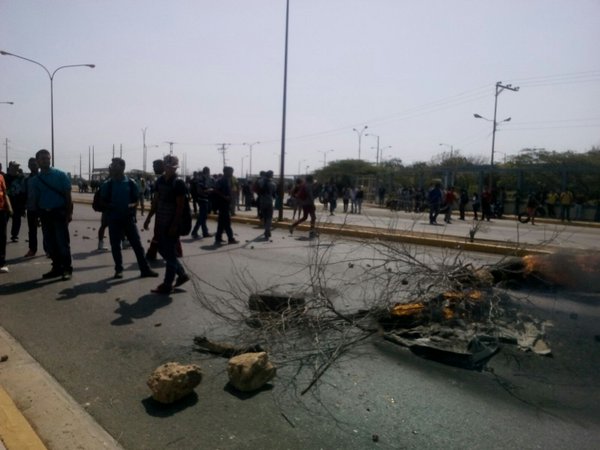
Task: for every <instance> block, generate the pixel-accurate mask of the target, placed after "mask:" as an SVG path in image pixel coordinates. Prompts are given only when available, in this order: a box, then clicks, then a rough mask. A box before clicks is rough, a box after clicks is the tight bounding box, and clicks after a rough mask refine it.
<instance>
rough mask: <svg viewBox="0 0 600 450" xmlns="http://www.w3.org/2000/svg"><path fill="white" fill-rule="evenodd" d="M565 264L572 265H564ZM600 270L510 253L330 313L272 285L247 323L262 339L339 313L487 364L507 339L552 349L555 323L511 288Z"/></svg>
mask: <svg viewBox="0 0 600 450" xmlns="http://www.w3.org/2000/svg"><path fill="white" fill-rule="evenodd" d="M565 263H566V264H568V265H569V268H565ZM599 272H600V257H599V256H596V255H593V256H590V255H587V256H585V257H584V256H582V255H577V256H575V255H571V256H570V257H566V256H565V255H560V256H558V255H541V256H539V255H536V256H525V257H523V258H514V259H510V260H505V261H503V262H501V263H499V264H496V265H494V266H492V267H489V268H475V267H472V266H470V265H466V266H460V267H458V268H455V269H454V270H451V271H449V272H448V273H446V274H445V280H446V282H445V283H444V284H443V289H437V290H436V289H435V286H434V287H433V288H432V289H430V290H428V291H427V292H428V293H427V294H424V295H419V296H417V298H412V299H409V300H406V299H403V300H399V301H398V302H396V303H394V304H392V305H389V306H378V307H374V308H371V309H369V310H361V311H358V312H357V313H354V314H348V313H341V312H339V311H336V310H335V308H334V307H333V302H325V303H326V307H325V308H330V310H329V311H327V312H328V313H329V314H325V313H323V310H324V308H323V306H319V307H315V306H314V304H315V303H318V302H317V300H316V299H315V298H314V296H313V297H311V296H306V297H303V296H298V295H294V296H290V295H285V294H276V293H273V292H266V293H260V294H253V295H251V296H250V299H249V301H248V305H247V308H248V310H249V312H250V314H249V316H247V317H246V325H248V326H249V328H253V329H255V330H260V332H259V333H257V334H256V335H255V336H256V337H257V338H259V339H260V338H265V337H266V334H267V333H269V330H273V331H274V332H275V333H279V334H281V331H282V329H283V328H285V327H288V328H289V327H290V326H291V327H302V326H308V327H310V326H311V324H314V323H316V322H315V321H316V320H317V319H316V318H315V317H316V316H317V315H318V316H319V319H318V320H321V322H319V324H320V326H322V325H323V322H322V320H323V318H324V317H328V318H329V319H328V320H329V322H328V323H329V325H330V326H331V327H332V328H333V329H335V328H336V326H337V325H336V320H337V321H338V322H337V324H339V323H340V322H344V325H345V326H347V325H348V324H351V325H352V326H354V327H356V328H357V329H358V330H359V331H361V332H365V333H370V334H375V333H378V334H380V335H382V336H383V337H384V339H385V340H387V341H390V342H394V343H396V344H399V345H402V346H405V347H407V348H409V349H410V350H411V351H412V352H413V353H415V354H417V355H419V356H422V357H425V358H429V359H433V360H436V361H439V362H442V363H445V364H450V365H453V366H459V367H463V368H468V369H474V370H481V369H482V368H483V367H484V366H485V364H486V362H487V361H488V360H489V359H490V358H491V357H492V356H493V355H494V354H496V353H497V352H498V351H499V350H500V348H501V346H502V345H514V346H517V347H518V348H519V349H521V350H523V351H528V352H533V353H535V354H538V355H546V356H550V355H551V349H550V347H549V346H548V344H547V342H546V327H547V326H548V325H549V324H548V323H546V322H544V321H542V320H539V319H537V318H536V317H534V316H532V315H531V314H528V313H527V312H526V308H524V307H523V304H522V302H521V301H519V300H516V299H515V298H514V297H513V296H512V295H511V293H510V288H516V287H522V286H523V285H524V284H534V285H536V286H537V285H539V284H542V285H545V286H554V287H556V286H563V287H567V288H569V287H573V286H574V285H578V286H579V287H581V286H580V284H581V283H583V284H584V285H585V286H587V287H588V288H589V287H590V286H592V289H595V288H594V286H597V285H598V280H597V278H598V277H597V274H598V273H599ZM581 280H583V281H581ZM402 284H404V283H402ZM407 284H408V283H407ZM506 288H509V289H506ZM322 304H323V303H322V302H321V305H322ZM284 321H285V323H283V322H284ZM323 328H326V327H323ZM254 342H257V341H254ZM196 344H197V345H198V346H199V347H201V348H203V349H204V351H210V352H212V353H220V354H227V355H231V354H235V353H238V352H243V351H248V346H244V345H242V346H240V347H237V346H233V347H230V346H225V347H221V346H220V344H219V345H217V346H215V345H214V344H215V343H213V342H210V341H207V340H206V339H205V338H201V339H196ZM251 347H252V349H253V350H254V351H256V350H257V349H259V350H262V347H269V346H268V345H263V346H262V347H261V346H260V345H258V344H256V345H252V346H251ZM270 350H273V349H270Z"/></svg>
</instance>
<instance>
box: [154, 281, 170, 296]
mask: <svg viewBox="0 0 600 450" xmlns="http://www.w3.org/2000/svg"><path fill="white" fill-rule="evenodd" d="M171 291H172V289H171V288H170V287H169V286H167V285H166V284H164V283H163V284H159V285H158V287H156V288H154V289H152V290H151V291H150V292H152V293H153V294H162V295H168V294H170V293H171Z"/></svg>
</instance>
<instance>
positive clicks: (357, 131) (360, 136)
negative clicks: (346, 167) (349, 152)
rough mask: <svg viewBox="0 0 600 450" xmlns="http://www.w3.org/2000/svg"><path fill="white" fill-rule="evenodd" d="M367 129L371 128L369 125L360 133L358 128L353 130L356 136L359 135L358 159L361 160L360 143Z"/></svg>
mask: <svg viewBox="0 0 600 450" xmlns="http://www.w3.org/2000/svg"><path fill="white" fill-rule="evenodd" d="M367 128H369V127H368V126H367V125H365V126H364V127H363V128H362V129H361V130H360V131H359V130H357V129H356V128H352V131H355V132H356V134H357V135H358V159H360V143H361V140H362V135H363V133H364V132H365V130H366V129H367Z"/></svg>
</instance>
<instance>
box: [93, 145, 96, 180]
mask: <svg viewBox="0 0 600 450" xmlns="http://www.w3.org/2000/svg"><path fill="white" fill-rule="evenodd" d="M95 158H96V149H95V148H94V146H93V145H92V173H94V169H95V168H96V165H95Z"/></svg>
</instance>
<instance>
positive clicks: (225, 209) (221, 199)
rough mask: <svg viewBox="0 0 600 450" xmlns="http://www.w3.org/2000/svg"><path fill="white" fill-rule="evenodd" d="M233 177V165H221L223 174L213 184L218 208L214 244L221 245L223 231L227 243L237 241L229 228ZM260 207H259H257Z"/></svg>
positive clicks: (236, 242)
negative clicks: (214, 184)
mask: <svg viewBox="0 0 600 450" xmlns="http://www.w3.org/2000/svg"><path fill="white" fill-rule="evenodd" d="M232 178H233V167H229V166H225V167H223V176H222V177H221V178H220V179H219V180H218V181H217V183H216V186H215V200H216V202H217V208H218V214H219V217H218V220H217V232H216V233H215V245H221V244H223V243H224V242H225V241H224V240H223V233H225V234H226V235H227V240H228V243H229V244H238V243H239V242H238V241H237V240H236V239H235V237H234V236H233V230H232V229H231V202H233V201H234V199H233V197H232V195H233V191H232V187H231V180H232ZM259 209H260V208H259Z"/></svg>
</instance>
